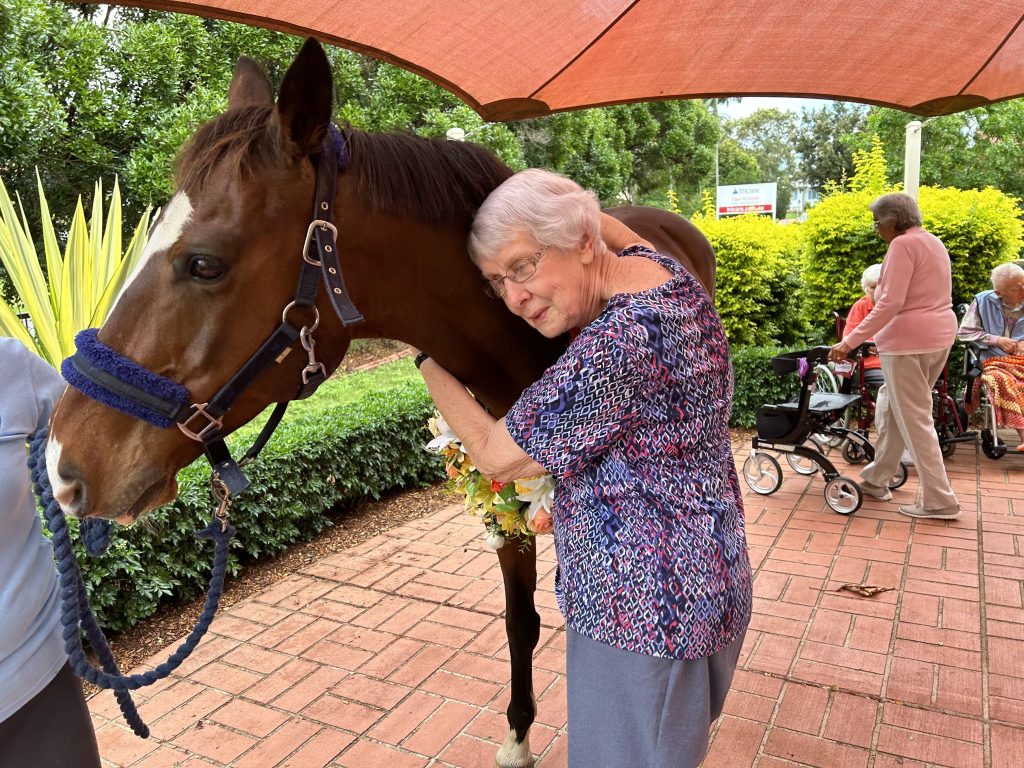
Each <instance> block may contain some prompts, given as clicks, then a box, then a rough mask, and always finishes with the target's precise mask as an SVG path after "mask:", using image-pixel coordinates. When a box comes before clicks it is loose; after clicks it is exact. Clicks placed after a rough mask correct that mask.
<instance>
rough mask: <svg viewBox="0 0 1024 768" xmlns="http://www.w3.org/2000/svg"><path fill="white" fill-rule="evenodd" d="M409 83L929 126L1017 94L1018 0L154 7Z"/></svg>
mask: <svg viewBox="0 0 1024 768" xmlns="http://www.w3.org/2000/svg"><path fill="white" fill-rule="evenodd" d="M118 4H121V5H132V6H135V7H145V8H153V9H158V10H165V11H177V12H180V13H191V14H198V15H201V16H209V17H214V18H219V19H227V20H230V21H239V22H244V23H246V24H253V25H257V26H262V27H267V28H269V29H275V30H279V31H283V32H291V33H293V34H301V35H312V36H314V37H316V38H318V39H320V40H322V41H324V42H326V43H331V44H333V45H338V46H341V47H344V48H348V49H350V50H353V51H357V52H359V53H363V54H366V55H368V56H373V57H375V58H377V59H382V60H384V61H387V62H390V63H392V64H396V65H398V66H400V67H403V68H405V69H408V70H411V71H413V72H416V73H418V74H420V75H423V76H424V77H426V78H428V79H430V80H432V81H433V82H435V83H437V84H438V85H441V86H442V87H444V88H447V89H448V90H450V91H451V92H453V93H454V94H455V95H457V96H458V97H459V98H461V99H463V100H464V101H465V102H466V103H467V104H469V105H470V106H471V107H473V108H474V109H475V110H476V111H477V112H478V113H480V115H481V116H482V117H483V118H484V119H486V120H492V121H497V120H517V119H521V118H527V117H538V116H540V115H545V114H548V113H550V112H558V111H562V110H567V109H578V108H581V107H593V106H603V105H608V104H619V103H625V102H633V101H647V100H653V99H675V98H709V97H726V96H804V97H810V98H826V99H839V100H846V101H859V102H864V103H869V104H879V105H883V106H888V107H895V108H897V109H902V110H906V111H908V112H913V113H916V114H919V115H940V114H947V113H950V112H957V111H960V110H963V109H969V108H971V107H976V106H981V105H983V104H987V103H991V102H995V101H1001V100H1004V99H1008V98H1012V97H1015V96H1020V95H1024V23H1022V22H1024V2H1022V1H1021V0H803V1H802V2H788V3H785V2H782V3H780V2H778V0H632V2H630V1H629V0H586V1H585V2H564V1H560V0H205V1H204V2H191V1H190V0H156V1H155V2H145V0H143V1H141V2H127V3H118Z"/></svg>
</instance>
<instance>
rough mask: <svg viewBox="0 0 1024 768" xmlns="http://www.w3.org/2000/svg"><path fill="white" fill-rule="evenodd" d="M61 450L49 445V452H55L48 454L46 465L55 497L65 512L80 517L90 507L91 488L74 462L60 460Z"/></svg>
mask: <svg viewBox="0 0 1024 768" xmlns="http://www.w3.org/2000/svg"><path fill="white" fill-rule="evenodd" d="M59 451H60V448H59V446H58V448H57V449H56V451H53V452H51V451H50V446H47V453H48V454H51V453H52V454H53V455H47V466H46V470H47V474H48V475H49V476H50V487H51V488H52V489H53V498H55V499H56V500H57V503H58V504H60V506H61V509H63V510H64V512H65V513H67V514H69V515H73V516H75V517H80V516H81V515H82V514H84V512H85V510H86V509H87V508H88V507H87V504H88V501H89V488H88V486H87V485H86V484H85V481H84V480H83V479H82V477H81V475H80V474H79V472H78V470H76V469H75V467H74V465H73V464H71V463H70V462H68V461H66V460H65V461H62V460H60V453H59Z"/></svg>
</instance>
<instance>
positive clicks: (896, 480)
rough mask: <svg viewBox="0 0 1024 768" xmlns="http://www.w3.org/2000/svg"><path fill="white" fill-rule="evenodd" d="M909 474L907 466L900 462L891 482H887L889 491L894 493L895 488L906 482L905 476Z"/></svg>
mask: <svg viewBox="0 0 1024 768" xmlns="http://www.w3.org/2000/svg"><path fill="white" fill-rule="evenodd" d="M909 474H910V470H908V469H907V465H906V464H904V463H903V462H902V461H901V462H900V466H899V468H898V469H897V470H896V474H895V475H893V476H892V480H890V481H889V490H890V491H895V490H896V489H897V488H899V487H900V486H902V485H903V484H904V483H905V482H907V476H908V475H909Z"/></svg>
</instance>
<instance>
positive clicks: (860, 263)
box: [802, 141, 1024, 338]
mask: <svg viewBox="0 0 1024 768" xmlns="http://www.w3.org/2000/svg"><path fill="white" fill-rule="evenodd" d="M856 162H857V174H856V175H855V176H854V178H853V179H852V180H851V184H850V186H851V190H852V191H849V192H833V193H832V194H830V195H829V196H828V197H826V198H825V199H824V200H822V201H821V202H820V203H818V205H816V206H815V207H814V208H812V209H811V211H810V213H809V214H808V216H807V221H806V222H805V223H804V229H803V232H804V242H805V249H804V254H803V273H802V276H803V284H804V301H803V317H804V320H805V321H806V322H807V324H808V325H809V326H810V327H811V328H812V329H817V330H818V334H815V335H816V337H818V338H824V337H825V335H826V334H827V333H828V332H829V331H830V330H831V327H832V320H831V313H832V312H833V311H834V310H837V309H838V310H842V311H845V310H846V309H848V308H849V306H850V305H851V304H853V302H854V301H856V300H857V299H858V298H860V297H861V296H862V295H863V293H862V291H861V287H860V277H861V273H862V272H863V271H864V269H865V268H866V267H868V266H870V265H871V264H877V263H879V262H881V261H882V259H883V257H884V256H885V251H886V244H885V242H884V241H882V240H881V239H880V238H879V237H878V236H877V235H876V234H875V233H874V229H873V227H872V220H871V213H870V211H868V205H869V204H870V203H871V201H872V200H874V199H875V198H876V197H878V196H879V195H881V194H885V193H887V192H892V191H894V190H895V189H896V188H895V187H890V186H886V185H885V182H884V170H885V161H884V159H883V158H882V154H881V148H880V145H878V143H877V141H876V143H875V145H874V147H873V149H872V151H871V152H869V153H858V156H857V159H856ZM919 203H920V207H921V213H922V218H923V220H924V228H925V229H927V230H928V231H929V232H931V233H932V234H934V235H935V236H936V237H938V238H939V239H940V240H942V242H943V243H944V244H945V246H946V249H947V250H948V251H949V256H950V262H951V266H952V272H953V303H954V304H957V303H960V302H963V301H970V300H971V298H972V297H973V296H974V294H976V293H978V292H979V291H983V290H985V289H987V288H990V287H991V286H990V285H989V273H990V272H991V270H992V268H993V267H994V266H995V265H996V264H999V263H1001V262H1004V261H1010V260H1012V259H1013V258H1014V255H1015V254H1016V253H1017V252H1018V250H1019V249H1020V248H1021V234H1022V227H1024V225H1022V222H1021V211H1020V209H1018V208H1017V206H1016V201H1015V199H1014V198H1012V197H1009V196H1007V195H1004V194H1003V193H1002V192H999V191H998V190H995V189H991V188H988V189H983V190H958V189H950V188H936V187H921V188H920V190H919Z"/></svg>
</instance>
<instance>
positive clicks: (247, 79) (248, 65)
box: [228, 56, 274, 109]
mask: <svg viewBox="0 0 1024 768" xmlns="http://www.w3.org/2000/svg"><path fill="white" fill-rule="evenodd" d="M273 104H274V90H273V88H272V87H271V85H270V79H269V78H268V77H267V75H266V73H265V72H264V71H263V70H262V69H260V65H259V64H257V63H256V62H255V61H253V60H252V59H250V58H249V57H248V56H241V57H239V59H238V63H237V64H235V74H234V75H233V76H232V77H231V87H230V88H228V109H242V108H243V107H270V106H273Z"/></svg>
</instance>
